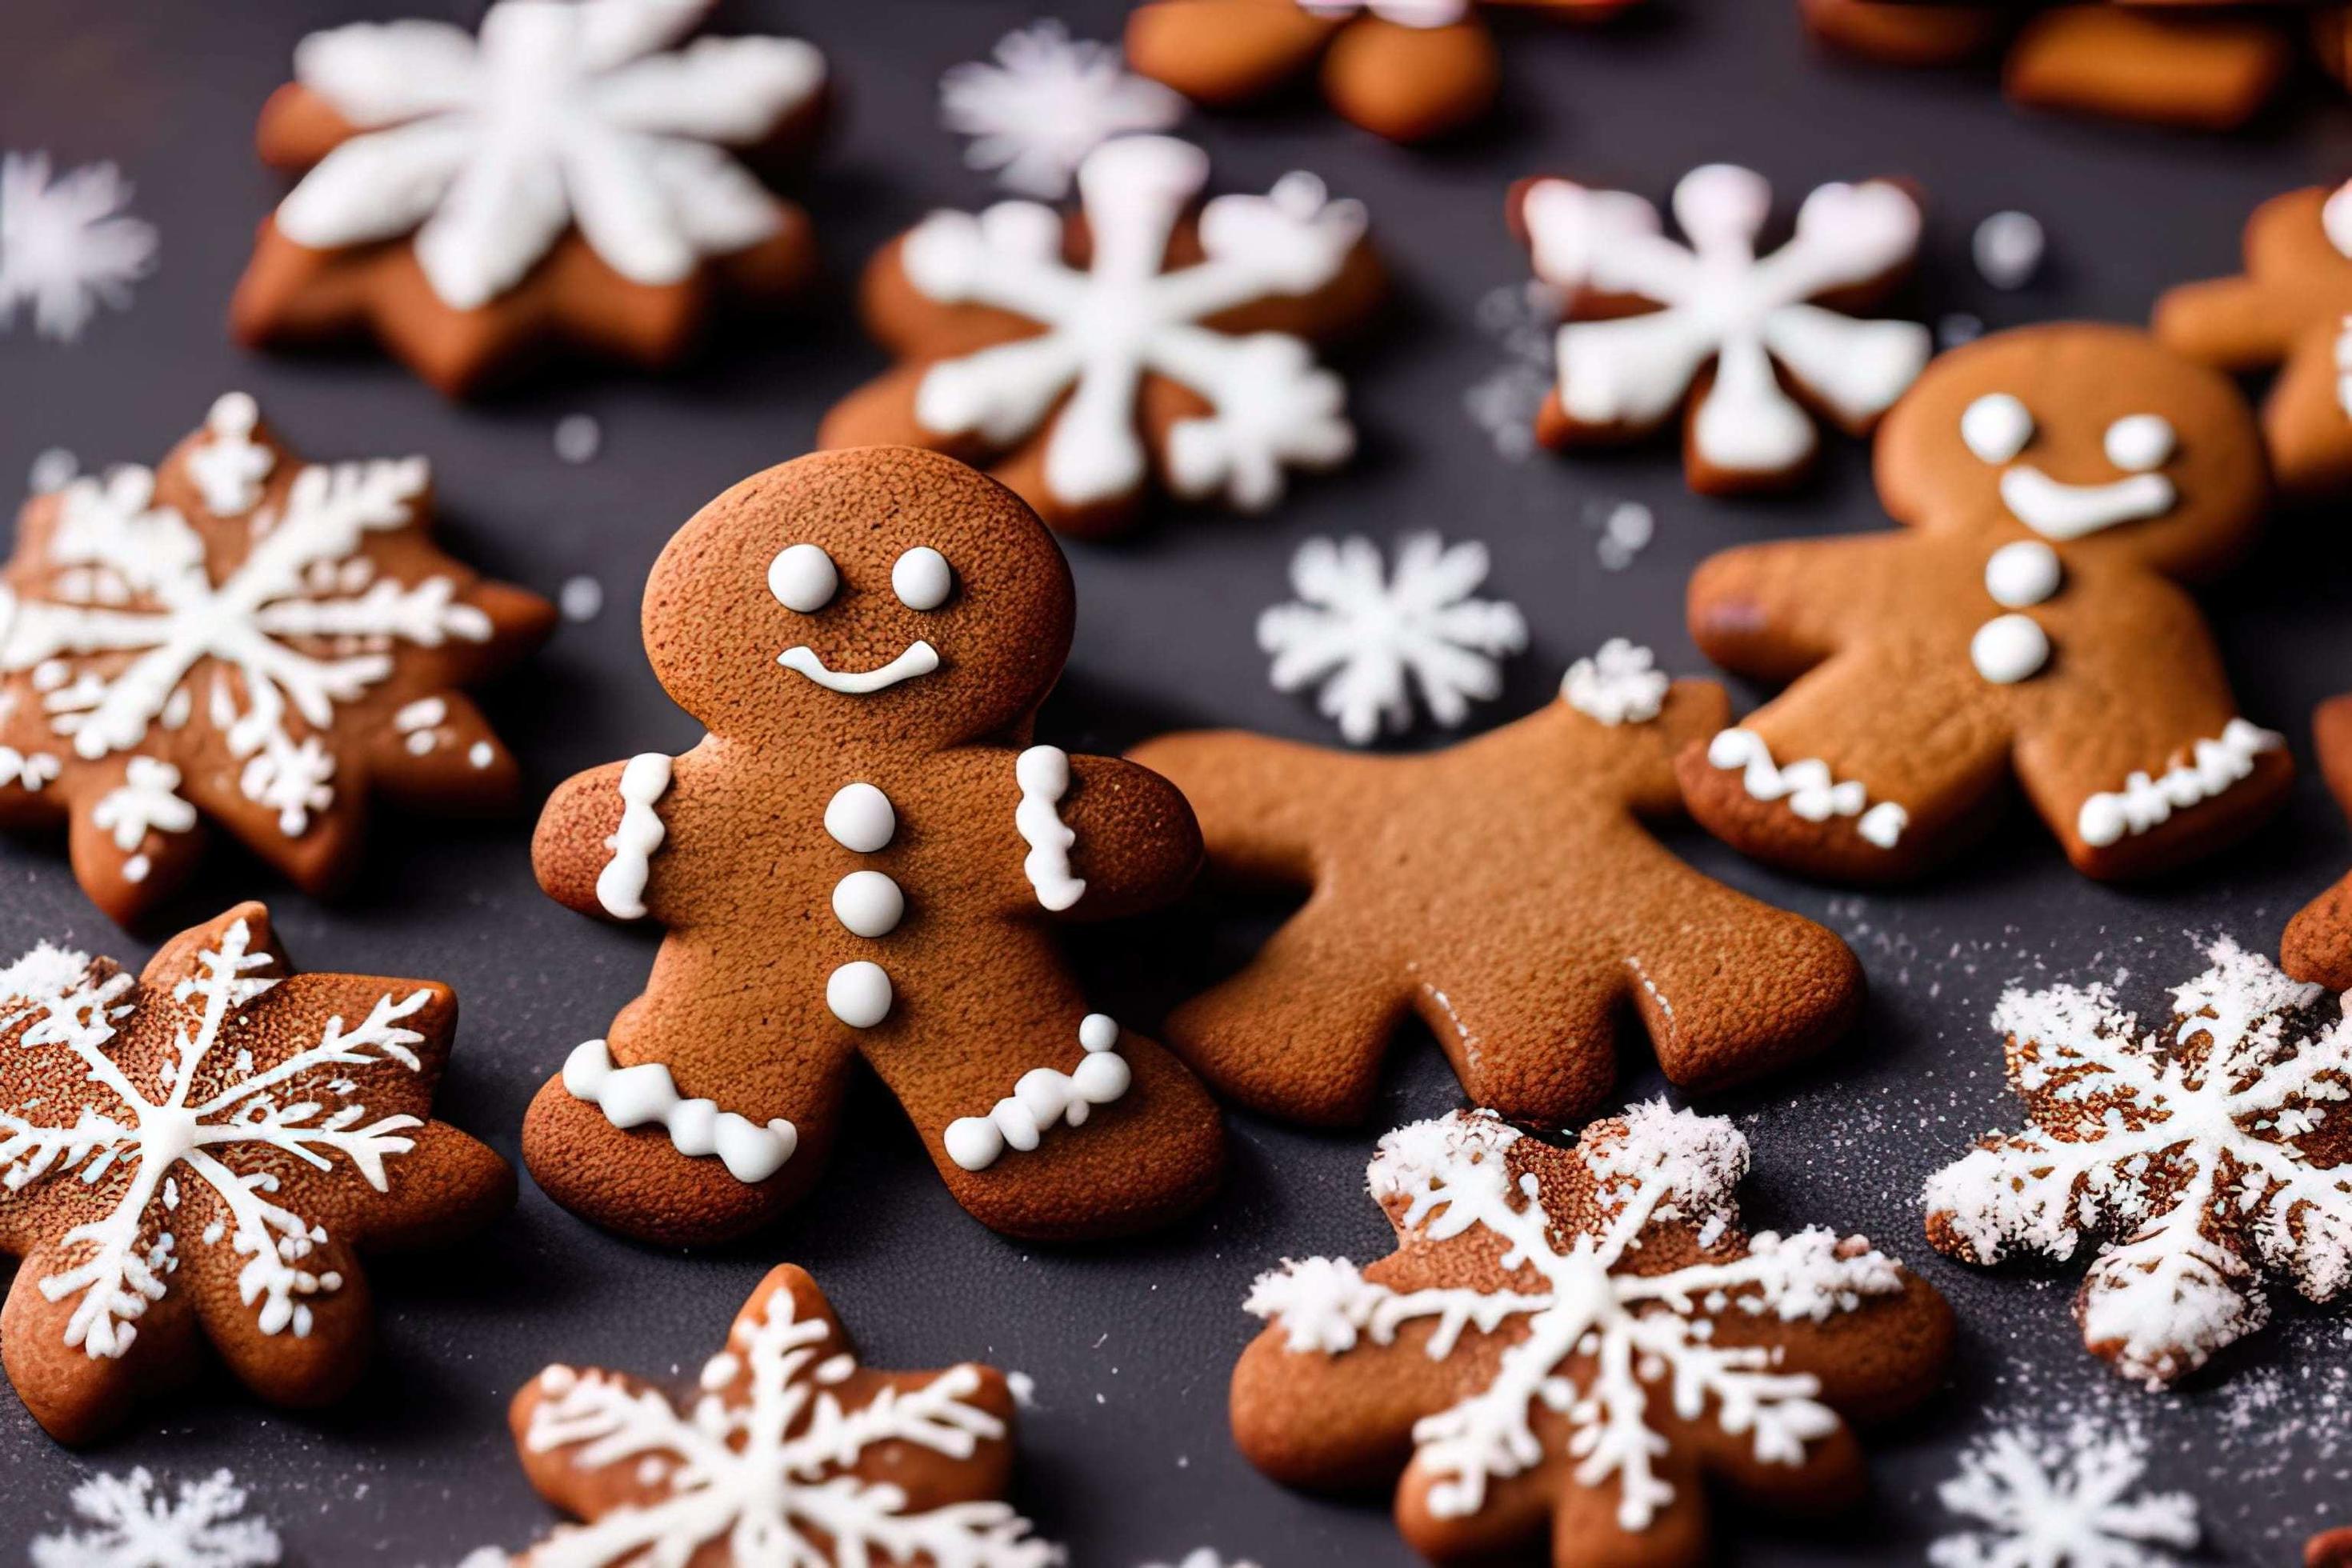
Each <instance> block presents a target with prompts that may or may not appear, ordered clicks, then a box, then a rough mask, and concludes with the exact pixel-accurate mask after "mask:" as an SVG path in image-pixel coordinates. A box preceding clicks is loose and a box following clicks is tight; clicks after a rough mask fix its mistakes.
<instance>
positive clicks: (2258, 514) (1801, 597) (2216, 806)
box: [1677, 323, 2294, 881]
mask: <svg viewBox="0 0 2352 1568" xmlns="http://www.w3.org/2000/svg"><path fill="white" fill-rule="evenodd" d="M1876 469H1877V477H1878V489H1879V495H1880V498H1881V500H1883V501H1884V502H1885V506H1886V509H1887V510H1888V511H1890V512H1891V513H1893V514H1894V516H1895V521H1898V522H1900V523H1902V524H1904V525H1905V526H1904V528H1903V529H1902V530H1900V531H1895V532H1891V533H1877V534H1865V535H1861V536H1855V537H1844V538H1836V539H1820V540H1801V541H1788V542H1780V543H1772V544H1762V545H1756V546H1751V547H1749V548H1746V549H1740V550H1731V551H1727V552H1723V553H1721V554H1718V555H1716V556H1714V557H1712V558H1711V559H1709V560H1708V561H1706V563H1704V564H1702V565H1701V566H1700V568H1699V569H1698V571H1697V573H1696V574H1695V575H1694V576H1693V577H1692V579H1691V584H1690V591H1689V614H1690V626H1691V635H1692V637H1694V638H1695V639H1696V642H1697V643H1698V646H1699V647H1700V649H1701V651H1703V652H1705V653H1706V655H1707V657H1708V658H1712V659H1714V660H1715V661H1716V662H1717V663H1718V664H1721V665H1723V666H1725V667H1726V668H1729V669H1731V670H1734V671H1736V672H1738V674H1741V675H1744V676H1748V677H1750V678H1752V679H1758V680H1763V681H1775V682H1787V683H1789V686H1788V689H1787V690H1786V691H1784V692H1783V693H1781V695H1780V696H1779V697H1778V698H1776V699H1774V700H1772V701H1770V702H1768V703H1767V704H1765V706H1764V707H1762V708H1760V709H1759V710H1757V711H1756V712H1754V713H1751V714H1749V715H1748V717H1747V718H1746V719H1744V720H1742V721H1740V723H1739V725H1738V727H1737V728H1735V729H1730V730H1726V731H1723V732H1722V733H1720V734H1718V735H1716V736H1715V737H1713V738H1712V739H1711V740H1708V741H1703V742H1693V743H1692V744H1691V745H1690V746H1689V747H1687V748H1686V749H1685V751H1684V752H1683V754H1682V756H1681V758H1680V759H1679V760H1678V763H1677V769H1678V771H1679V773H1680V774H1681V777H1682V784H1683V794H1684V797H1685V800H1686V801H1687V802H1688V803H1689V805H1690V809H1691V812H1692V815H1694V816H1696V817H1697V818H1698V819H1699V821H1700V822H1701V823H1702V824H1704V825H1705V826H1706V828H1707V830H1708V831H1709V832H1711V833H1713V834H1715V835H1716V836H1717V837H1719V838H1722V839H1724V840H1726V841H1727V842H1728V843H1730V844H1732V845H1734V846H1736V847H1738V848H1739V849H1741V850H1742V851H1744V852H1745V853H1747V854H1749V855H1753V856H1755V857H1757V858H1759V859H1763V860H1768V861H1771V862H1773V863H1775V864H1778V865H1781V866H1785V867H1788V868H1792V869H1795V870H1798V871H1801V872H1803V873H1805V874H1807V875H1811V876H1819V877H1826V878H1831V879H1840V880H1854V881H1885V880H1895V879H1905V878H1909V877H1914V876H1917V875H1919V874H1921V873H1923V872H1925V871H1927V869H1929V868H1931V867H1933V866H1934V865H1936V864H1937V862H1939V861H1941V860H1943V859H1944V858H1947V857H1948V856H1949V855H1950V854H1951V853H1953V852H1954V851H1955V850H1956V849H1958V847H1961V846H1962V845H1964V844H1965V843H1967V842H1968V841H1969V839H1970V838H1971V837H1974V836H1975V834H1976V833H1977V832H1978V831H1979V828H1980V827H1981V826H1983V825H1984V824H1985V823H1986V822H1987V821H1988V820H1989V819H1990V816H1992V815H1993V814H1994V813H1995V811H1996V810H1997V808H1998V807H1999V805H2000V799H2001V796H2002V795H2003V793H2004V791H2005V787H2006V785H2007V784H2008V782H2009V781H2010V780H2011V778H2012V777H2013V778H2014V779H2015V780H2016V781H2017V782H2018V783H2019V784H2021V785H2022V786H2023V788H2024V792H2025V795H2026V798H2027V800H2028V801H2029V802H2030V803H2031V804H2032V807H2033V809H2034V810H2035V811H2036V812H2037V813H2039V814H2040V815H2041V816H2042V820H2043V821H2044V822H2045V823H2046V824H2047V825H2048V826H2049V828H2050V831H2051V832H2052V833H2053V835H2055V836H2056V837H2057V839H2058V841H2059V843H2060V844H2061V845H2062V846H2063V847H2064V849H2065V851H2066V858H2068V859H2069V860H2071V861H2072V862H2073V863H2074V866H2075V868H2076V869H2078V870H2080V871H2082V872H2083V873H2084V875H2086V876H2091V877H2097V878H2102V879H2111V878H2125V877H2137V876H2144V875H2147V874H2150V873H2153V872H2156V871H2159V870H2162V869H2165V868H2170V867H2175V866H2179V865H2181V864H2183V863H2186V862H2188V861H2190V860H2193V859H2196V858H2200V857H2201V856H2205V855H2209V854H2211V853H2213V852H2214V851H2215V850H2217V849H2220V848H2221V847H2224V846H2226V845H2228V844H2230V843H2231V842H2233V841H2234V840H2236V839H2238V838H2240V837H2242V836H2244V835H2245V834H2246V833H2248V832H2250V831H2252V829H2253V828H2254V827H2255V826H2258V825H2259V824H2260V823H2261V822H2262V821H2263V819H2264V818H2266V817H2267V816H2269V815H2270V813H2271V812H2272V811H2273V809H2274V808H2275V807H2276V806H2277V805H2279V803H2280V802H2281V801H2282V800H2283V799H2284V797H2285V794H2286V790H2287V786H2288V784H2289V782H2290V779H2291V776H2292V773H2293V771H2294V764H2293V763H2292V761H2291V760H2290V759H2289V757H2288V755H2287V752H2286V750H2285V748H2284V744H2283V742H2281V740H2280V738H2279V737H2278V736H2277V735H2275V734H2273V733H2272V732H2271V731H2267V730H2263V729H2258V728H2256V727H2255V726H2254V725H2252V724H2251V723H2249V722H2248V721H2246V720H2244V719H2243V718H2241V717H2240V716H2239V714H2238V710H2237V705H2236V703H2235V702H2234V701H2233V700H2232V699H2231V695H2230V686H2229V681H2228V679H2226V678H2225V676H2224V675H2223V673H2222V669H2221V658H2220V655H2219V653H2218V652H2217V651H2216V649H2215V648H2214V647H2213V639H2212V637H2211V635H2210V632H2209V631H2208V630H2207V629H2206V626H2205V623H2204V619H2203V617H2202V616H2201V615H2200V613H2199V611H2198V608H2197V605H2196V603H2195V601H2194V600H2192V599H2191V598H2190V597H2189V594H2188V593H2187V591H2186V589H2185V587H2184V584H2189V583H2194V582H2199V581H2201V580H2203V579H2206V578H2209V577H2211V576H2214V575H2216V574H2219V573H2220V572H2221V571H2222V570H2223V569H2225V568H2226V567H2228V566H2229V565H2231V563H2234V562H2235V561H2236V560H2237V559H2238V557H2239V556H2241V555H2242V554H2243V553H2244V552H2245V551H2246V550H2247V549H2248V547H2249V546H2250V545H2251V544H2252V541H2253V539H2254V537H2255V534H2256V533H2257V531H2259V529H2260V527H2261V524H2262V520H2263V511H2264V508H2265V504H2266V501H2267V499H2268V490H2267V483H2266V480H2265V479H2264V474H2263V450H2262V441H2261V437H2260V434H2259V432H2258V431H2257V430H2256V428H2255V426H2254V421H2253V418H2252V414H2251V413H2250V412H2249V411H2248V409H2247V408H2246V405H2245V402H2244V400H2243V399H2242V397H2241V396H2240V395H2239V394H2238V391H2237V389H2236V388H2235V387H2234V386H2233V385H2231V383H2230V382H2229V381H2228V380H2227V378H2225V377H2223V376H2222V375H2221V374H2218V373H2217V372H2214V371H2211V370H2209V369H2207V368H2205V367H2204V366H2202V365H2197V364H2192V363H2189V362H2188V361H2185V360H2182V359H2179V358H2178V357H2176V356H2175V355H2173V354H2171V353H2168V352H2166V351H2165V350H2164V349H2163V348H2161V347H2159V346H2158V344H2157V343H2156V342H2154V341H2153V340H2151V339H2149V338H2148V337H2147V336H2146V335H2144V334H2142V333H2140V332H2137V331H2131V330H2130V329H2128V328H2124V327H2111V326H2102V325H2093V324H2087V323H2072V324H2059V325H2052V326H2044V327H2028V328H2023V329H2021V330H2019V331H2009V332H2002V333H1999V334H1997V335H1995V336H1992V337H1989V338H1984V339H1981V340H1979V341H1978V342H1975V343H1972V344H1969V346H1967V347H1965V348H1961V349H1958V350H1955V351H1954V352H1952V353H1948V354H1946V355H1944V356H1943V357H1942V358H1940V359H1938V360H1937V362H1936V363H1935V364H1933V365H1932V366H1930V367H1929V368H1928V370H1927V374H1925V375H1924V376H1922V377H1921V378H1920V381H1919V384H1917V385H1916V387H1914V388H1913V389H1912V391H1911V392H1910V394H1909V395H1907V396H1906V397H1905V398H1904V400H1903V401H1902V402H1901V403H1900V404H1898V405H1895V410H1894V412H1893V413H1892V414H1890V415H1889V416H1887V419H1886V423H1885V426H1884V428H1882V429H1881V431H1880V432H1879V436H1878V443H1877V450H1876Z"/></svg>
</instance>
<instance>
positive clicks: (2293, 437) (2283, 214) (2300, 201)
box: [2152, 184, 2352, 495]
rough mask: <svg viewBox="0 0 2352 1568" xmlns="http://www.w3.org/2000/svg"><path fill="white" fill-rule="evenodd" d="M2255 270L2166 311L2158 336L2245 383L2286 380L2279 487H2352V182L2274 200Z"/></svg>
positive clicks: (2270, 410)
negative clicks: (2351, 388) (2349, 388)
mask: <svg viewBox="0 0 2352 1568" xmlns="http://www.w3.org/2000/svg"><path fill="white" fill-rule="evenodd" d="M2245 256H2246V269H2245V271H2244V272H2242V273H2241V274H2239V275H2238V276H2236V277H2234V278H2218V279H2211V280H2210V281H2208V282H2201V283H2188V284H2183V285H2182V286H2181V287H2179V288H2178V289H2171V290H2169V291H2168V292H2167V293H2166V294H2165V295H2164V296H2163V298H2161V299H2159V300H2158V301H2157V303H2156V313H2155V317H2154V321H2153V323H2152V324H2153V326H2154V328H2155V331H2156V335H2157V337H2158V339H2159V340H2161V341H2162V342H2164V344H2165V345H2166V346H2167V347H2168V348H2170V349H2172V350H2174V351H2175V352H2176V353H2183V354H2187V355H2188V356H2189V358H2191V359H2194V360H2200V361H2202V362H2204V363H2207V364H2210V365H2213V366H2215V367H2217V368H2219V369H2221V370H2225V371H2230V372H2231V373H2233V374H2249V373H2253V372H2260V371H2270V370H2276V371H2277V373H2278V374H2277V377H2276V379H2275V380H2274V381H2273V383H2272V384H2271V389H2270V394H2269V396H2268V397H2267V398H2266V400H2265V401H2264V402H2263V439H2264V440H2265V441H2266V442H2267V443H2268V445H2269V447H2270V456H2271V468H2272V471H2273V473H2274V474H2275V475H2276V476H2277V479H2278V482H2279V486H2280V488H2281V489H2284V490H2286V491H2288V492H2290V493H2294V494H2300V495H2313V494H2325V493H2328V492H2332V491H2337V490H2342V489H2347V487H2352V404H2348V403H2347V397H2346V376H2347V368H2346V367H2347V365H2352V325H2347V323H2352V184H2347V185H2344V186H2340V187H2337V188H2336V189H2333V190H2330V189H2329V188H2327V187H2326V186H2324V185H2314V186H2310V187H2308V188H2306V189H2304V190H2299V191H2290V192H2288V193H2287V194H2286V195H2283V196H2274V197H2273V198H2272V199H2271V200H2269V201H2267V202H2264V203H2263V205H2261V206H2259V207H2257V208H2255V209H2254V215H2253V216H2252V217H2251V218H2249V219H2248V220H2247V222H2246V238H2245Z"/></svg>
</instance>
